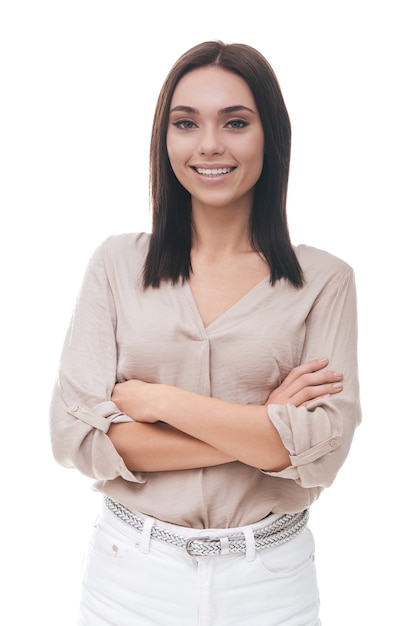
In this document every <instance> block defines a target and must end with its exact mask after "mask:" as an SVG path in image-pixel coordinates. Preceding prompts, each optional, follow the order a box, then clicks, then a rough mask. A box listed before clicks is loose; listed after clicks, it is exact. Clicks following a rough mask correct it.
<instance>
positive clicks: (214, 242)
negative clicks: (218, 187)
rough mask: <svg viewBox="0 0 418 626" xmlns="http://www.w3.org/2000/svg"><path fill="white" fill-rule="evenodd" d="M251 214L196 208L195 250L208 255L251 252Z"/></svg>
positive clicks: (194, 226) (193, 217) (244, 211)
mask: <svg viewBox="0 0 418 626" xmlns="http://www.w3.org/2000/svg"><path fill="white" fill-rule="evenodd" d="M250 213H251V212H250V211H246V210H245V209H244V210H243V209H240V210H236V211H225V210H224V209H221V208H220V209H216V208H210V210H204V209H203V208H199V209H195V208H194V209H193V211H192V228H193V240H192V248H193V250H194V251H196V252H197V251H199V253H202V252H204V253H208V254H211V253H216V254H219V253H220V252H223V253H228V254H234V253H240V252H249V251H251V250H252V247H251V244H250Z"/></svg>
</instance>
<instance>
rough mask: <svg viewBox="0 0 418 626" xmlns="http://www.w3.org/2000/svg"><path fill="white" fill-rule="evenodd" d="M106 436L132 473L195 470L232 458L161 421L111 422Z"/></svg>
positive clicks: (219, 463)
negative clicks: (153, 422)
mask: <svg viewBox="0 0 418 626" xmlns="http://www.w3.org/2000/svg"><path fill="white" fill-rule="evenodd" d="M123 384H124V383H123ZM108 436H109V438H110V440H111V441H112V443H113V445H114V446H115V448H116V450H117V451H118V453H119V454H120V456H121V457H122V458H123V459H124V462H125V464H126V466H127V467H128V468H129V469H130V470H131V471H132V472H157V471H159V472H164V471H170V470H181V469H195V468H198V467H211V466H213V465H221V464H223V463H229V462H231V461H233V460H235V459H232V458H230V457H228V456H227V455H226V454H224V453H223V452H220V451H219V450H217V449H216V448H214V447H212V446H210V445H208V444H207V443H205V442H203V441H200V440H199V439H195V438H194V437H190V436H189V435H186V434H185V433H182V432H181V431H179V430H176V429H175V428H172V427H171V426H169V425H168V424H164V423H162V422H159V423H156V424H146V423H141V422H128V423H122V424H112V425H111V426H110V428H109V431H108Z"/></svg>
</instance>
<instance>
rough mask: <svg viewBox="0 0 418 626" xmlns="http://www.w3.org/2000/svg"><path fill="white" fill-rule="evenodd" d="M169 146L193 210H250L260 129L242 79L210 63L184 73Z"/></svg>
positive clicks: (260, 144) (260, 155) (257, 174)
mask: <svg viewBox="0 0 418 626" xmlns="http://www.w3.org/2000/svg"><path fill="white" fill-rule="evenodd" d="M167 151H168V157H169V159H170V163H171V167H172V168H173V171H174V173H175V175H176V177H177V178H178V180H179V181H180V183H181V184H182V185H183V186H184V187H185V188H186V189H187V191H188V192H189V193H190V194H191V197H192V208H193V209H194V210H195V209H197V208H199V207H204V208H208V207H209V208H219V207H221V208H239V209H240V210H242V209H246V210H248V211H251V208H252V202H253V197H254V186H255V184H256V182H257V180H258V179H259V177H260V174H261V170H262V167H263V151H264V133H263V128H262V124H261V120H260V116H259V114H258V111H257V107H256V104H255V101H254V98H253V95H252V93H251V90H250V88H249V87H248V85H247V83H246V82H245V80H244V79H243V78H241V77H240V76H237V75H236V74H234V73H232V72H229V71H226V70H224V69H222V68H219V67H214V66H208V67H203V68H199V69H196V70H193V71H191V72H189V73H188V74H186V75H185V76H183V78H182V79H181V80H180V81H179V83H178V85H177V87H176V89H175V91H174V93H173V98H172V101H171V105H170V118H169V125H168V131H167Z"/></svg>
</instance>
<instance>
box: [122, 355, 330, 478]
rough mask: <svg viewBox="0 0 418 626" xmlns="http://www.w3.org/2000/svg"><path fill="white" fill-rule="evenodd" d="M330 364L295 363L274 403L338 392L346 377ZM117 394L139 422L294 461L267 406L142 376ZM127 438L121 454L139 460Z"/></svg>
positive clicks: (230, 449) (231, 451)
mask: <svg viewBox="0 0 418 626" xmlns="http://www.w3.org/2000/svg"><path fill="white" fill-rule="evenodd" d="M326 364H327V360H326V359H324V360H317V359H316V360H313V361H311V362H309V363H306V364H305V365H303V366H301V367H298V368H295V369H294V370H293V371H292V372H291V373H290V374H289V376H288V377H287V378H286V380H285V381H284V382H283V383H282V385H280V386H279V387H278V388H277V389H276V390H274V391H273V392H272V394H271V396H270V398H269V401H268V402H270V401H271V398H273V397H274V400H275V401H276V402H278V401H280V402H282V403H283V404H286V403H288V402H291V403H293V404H295V405H303V404H306V403H308V402H310V401H311V400H312V399H314V398H318V397H319V396H323V395H324V394H334V393H338V392H339V391H340V390H341V387H340V386H335V385H336V384H337V385H340V381H341V378H342V376H341V374H338V373H337V374H336V373H335V372H332V371H328V370H324V367H325V365H326ZM337 381H338V382H337ZM112 399H113V401H114V402H115V403H116V404H117V406H118V407H119V408H120V409H121V410H123V411H124V412H125V413H127V414H129V415H130V416H131V417H132V418H133V419H135V420H137V421H138V422H151V423H152V422H157V421H158V420H162V421H163V422H165V423H166V424H170V425H171V426H172V427H174V428H175V429H176V431H175V432H178V431H181V432H182V433H185V434H187V435H189V436H190V437H193V438H195V439H197V440H200V441H201V442H204V443H205V444H207V445H208V446H210V447H212V448H213V449H214V450H218V451H219V452H220V453H221V454H222V456H224V455H226V457H229V458H230V459H236V460H239V461H241V462H243V463H246V464H247V465H252V466H254V467H263V468H272V470H274V471H279V470H281V469H284V468H286V467H288V466H289V465H290V460H289V453H288V451H287V450H286V448H285V447H284V445H283V443H282V441H281V438H280V435H279V434H278V432H277V430H276V429H275V428H274V426H273V424H272V423H271V421H270V419H269V417H268V413H267V407H266V406H255V405H247V404H237V403H232V402H226V401H224V400H219V399H216V398H210V397H207V396H202V395H199V394H196V393H193V392H190V391H185V390H183V389H179V388H176V387H172V386H168V385H155V384H148V383H144V382H142V381H137V380H131V381H127V382H126V383H122V384H119V385H116V387H115V389H114V392H113V395H112ZM196 416H198V418H196ZM152 425H155V424H152ZM115 426H117V425H115ZM126 443H127V447H125V448H124V449H123V451H121V454H122V456H123V457H124V458H125V460H127V459H128V458H129V459H132V460H133V459H134V458H135V455H136V451H135V447H136V444H135V443H134V441H133V440H131V442H130V443H129V442H126ZM156 452H157V450H156ZM158 452H159V451H158ZM158 452H157V453H158ZM179 453H180V455H181V449H180V450H179ZM215 458H216V457H215ZM180 459H181V456H180ZM183 462H184V461H183ZM128 464H129V462H128ZM201 465H202V464H200V466H201Z"/></svg>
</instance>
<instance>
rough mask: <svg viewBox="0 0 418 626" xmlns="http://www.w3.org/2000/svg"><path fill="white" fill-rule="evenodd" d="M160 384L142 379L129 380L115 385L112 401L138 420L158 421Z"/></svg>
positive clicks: (126, 413) (123, 411)
mask: <svg viewBox="0 0 418 626" xmlns="http://www.w3.org/2000/svg"><path fill="white" fill-rule="evenodd" d="M159 387H160V385H154V384H152V383H145V382H143V381H142V380H134V379H133V380H127V381H126V382H124V383H118V384H116V385H115V387H114V389H113V393H112V401H113V402H114V403H115V404H116V406H117V407H118V409H119V410H120V411H122V413H125V415H128V416H129V417H131V418H132V419H133V420H135V421H136V422H148V423H154V422H158V421H159V419H158V415H157V400H158V388H159Z"/></svg>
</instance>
